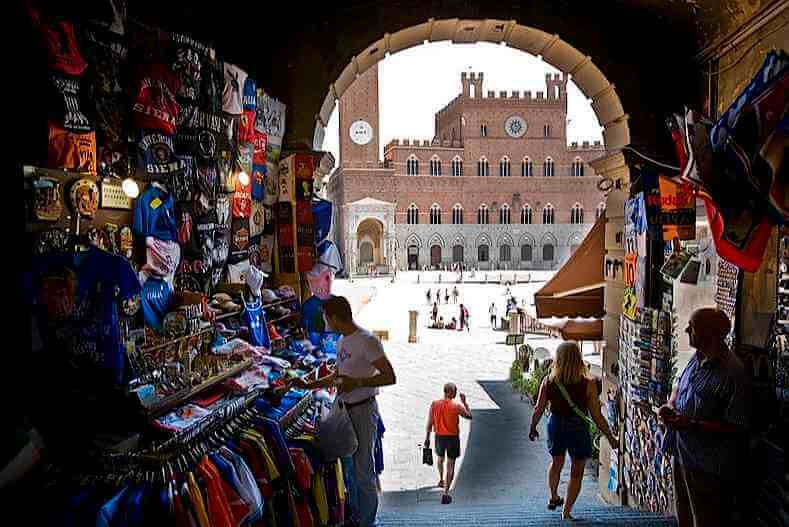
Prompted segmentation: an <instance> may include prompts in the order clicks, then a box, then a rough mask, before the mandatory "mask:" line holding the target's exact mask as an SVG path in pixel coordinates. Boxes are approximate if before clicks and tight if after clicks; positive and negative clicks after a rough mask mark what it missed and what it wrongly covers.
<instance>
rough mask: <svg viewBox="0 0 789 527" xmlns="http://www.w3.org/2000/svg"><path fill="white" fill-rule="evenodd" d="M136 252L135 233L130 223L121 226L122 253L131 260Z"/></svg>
mask: <svg viewBox="0 0 789 527" xmlns="http://www.w3.org/2000/svg"><path fill="white" fill-rule="evenodd" d="M133 252H134V235H133V234H132V230H131V228H130V227H129V226H128V225H124V226H123V227H122V228H121V254H122V255H123V256H124V257H125V258H126V259H127V260H131V257H132V254H133Z"/></svg>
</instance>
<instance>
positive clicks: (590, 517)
mask: <svg viewBox="0 0 789 527" xmlns="http://www.w3.org/2000/svg"><path fill="white" fill-rule="evenodd" d="M573 516H574V517H576V518H577V519H578V521H575V522H572V525H579V526H580V525H594V526H603V525H606V526H608V525H614V526H634V527H652V526H654V527H676V525H677V523H676V520H675V519H674V518H673V517H667V516H663V515H660V514H652V513H646V512H641V511H637V510H633V509H628V508H624V507H602V506H601V507H578V508H576V509H575V510H574V511H573ZM378 523H379V526H380V527H423V526H424V527H427V526H433V525H449V526H456V527H494V526H496V527H532V526H538V525H539V526H553V525H556V526H559V525H568V524H569V522H564V521H562V519H561V513H560V512H559V511H558V510H557V511H547V510H545V509H537V508H535V507H530V506H518V505H513V506H489V507H460V508H458V507H455V505H454V504H453V505H448V506H443V508H438V507H433V506H431V507H429V508H427V507H425V508H420V509H418V510H413V509H411V510H408V509H406V510H402V511H397V510H390V511H384V512H381V513H380V514H379V515H378Z"/></svg>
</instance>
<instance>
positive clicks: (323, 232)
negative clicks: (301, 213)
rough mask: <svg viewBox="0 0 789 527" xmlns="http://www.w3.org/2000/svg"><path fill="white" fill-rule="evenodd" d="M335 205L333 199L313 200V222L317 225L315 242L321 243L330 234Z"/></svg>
mask: <svg viewBox="0 0 789 527" xmlns="http://www.w3.org/2000/svg"><path fill="white" fill-rule="evenodd" d="M333 208H334V207H333V206H332V203H331V201H326V200H320V201H313V202H312V222H313V223H314V225H315V243H320V242H322V241H323V240H325V239H326V237H327V236H329V231H330V230H331V216H332V210H333Z"/></svg>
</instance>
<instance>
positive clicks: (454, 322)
mask: <svg viewBox="0 0 789 527" xmlns="http://www.w3.org/2000/svg"><path fill="white" fill-rule="evenodd" d="M457 327H458V319H457V318H455V317H452V320H450V321H449V324H447V327H446V329H457Z"/></svg>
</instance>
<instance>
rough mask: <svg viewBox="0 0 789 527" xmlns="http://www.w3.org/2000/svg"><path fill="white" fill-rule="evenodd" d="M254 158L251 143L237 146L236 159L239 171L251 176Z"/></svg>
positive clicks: (253, 149) (253, 148)
mask: <svg viewBox="0 0 789 527" xmlns="http://www.w3.org/2000/svg"><path fill="white" fill-rule="evenodd" d="M254 157H255V147H254V146H253V145H252V143H241V144H240V145H238V151H237V155H236V159H237V160H238V165H239V168H240V169H241V170H243V171H244V172H246V173H247V175H249V176H251V174H252V160H253V159H254Z"/></svg>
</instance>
